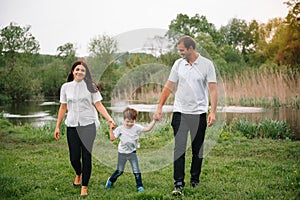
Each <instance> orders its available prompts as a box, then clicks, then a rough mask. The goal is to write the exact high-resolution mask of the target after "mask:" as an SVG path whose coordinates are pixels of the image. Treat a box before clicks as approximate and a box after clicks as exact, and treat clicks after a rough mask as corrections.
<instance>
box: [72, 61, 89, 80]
mask: <svg viewBox="0 0 300 200" xmlns="http://www.w3.org/2000/svg"><path fill="white" fill-rule="evenodd" d="M85 75H86V69H85V67H84V66H83V65H77V66H76V67H75V68H74V70H73V76H74V80H75V81H77V82H80V81H82V80H83V79H84V77H85Z"/></svg>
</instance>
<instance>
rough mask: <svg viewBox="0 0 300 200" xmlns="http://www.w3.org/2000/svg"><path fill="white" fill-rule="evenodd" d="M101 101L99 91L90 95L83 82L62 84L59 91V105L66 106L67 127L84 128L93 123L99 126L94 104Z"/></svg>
mask: <svg viewBox="0 0 300 200" xmlns="http://www.w3.org/2000/svg"><path fill="white" fill-rule="evenodd" d="M101 100H102V96H101V94H100V92H99V91H97V92H95V93H91V92H90V91H89V90H88V89H87V85H86V83H85V81H80V82H76V81H72V82H67V83H64V84H63V85H62V87H61V90H60V103H66V104H67V118H66V120H65V124H66V125H67V126H68V127H76V126H86V125H89V124H92V123H95V124H96V125H97V126H99V125H100V122H99V118H98V113H97V110H96V108H95V106H94V104H95V103H96V102H98V101H101Z"/></svg>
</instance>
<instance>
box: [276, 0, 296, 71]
mask: <svg viewBox="0 0 300 200" xmlns="http://www.w3.org/2000/svg"><path fill="white" fill-rule="evenodd" d="M285 4H287V6H288V8H289V9H290V10H289V12H288V15H287V16H286V26H285V29H284V30H285V32H283V34H281V35H280V36H281V39H282V41H283V42H284V43H283V44H282V45H281V46H280V47H279V51H278V53H277V56H276V60H277V61H278V62H279V63H281V64H285V65H288V66H291V67H293V68H298V70H299V69H300V56H299V55H300V2H299V1H298V0H297V1H296V0H290V1H287V2H285ZM281 33H282V32H281Z"/></svg>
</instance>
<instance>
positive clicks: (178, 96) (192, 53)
mask: <svg viewBox="0 0 300 200" xmlns="http://www.w3.org/2000/svg"><path fill="white" fill-rule="evenodd" d="M177 48H178V52H179V54H180V55H181V56H182V58H180V59H178V60H176V61H175V63H174V65H173V67H172V69H171V72H170V75H169V78H168V81H167V82H166V84H165V86H164V88H163V91H162V94H161V97H160V100H159V104H158V107H157V111H156V113H155V114H154V117H155V118H156V119H161V117H162V107H163V105H164V104H165V102H166V100H167V99H168V97H169V95H170V94H171V92H172V91H173V90H174V89H175V86H176V84H177V91H176V93H175V100H174V105H173V116H172V122H171V125H172V127H173V131H174V137H175V147H174V174H173V176H174V180H175V182H174V190H173V191H172V194H173V195H181V194H182V189H183V187H184V186H185V182H184V176H185V172H184V169H185V151H186V143H187V137H188V132H189V131H190V134H191V142H192V163H191V169H190V173H191V179H190V185H191V187H196V186H197V185H198V184H199V177H200V173H201V166H202V160H203V143H204V137H205V130H206V127H207V125H208V126H212V125H213V124H214V123H215V120H216V117H215V114H216V107H217V80H216V73H215V68H214V65H213V63H212V62H211V61H210V60H208V59H206V58H204V57H202V56H201V55H200V54H199V53H197V52H196V50H195V48H196V42H195V41H194V40H193V39H192V38H191V37H189V36H183V37H181V38H180V39H179V41H178V43H177ZM208 91H209V94H210V104H211V109H210V112H209V114H208V116H207V119H206V114H207V113H208V105H209V104H208Z"/></svg>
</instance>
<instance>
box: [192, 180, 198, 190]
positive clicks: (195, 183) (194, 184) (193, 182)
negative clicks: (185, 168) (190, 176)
mask: <svg viewBox="0 0 300 200" xmlns="http://www.w3.org/2000/svg"><path fill="white" fill-rule="evenodd" d="M198 184H199V183H197V182H195V181H192V182H191V184H190V185H191V187H192V188H195V187H197V185H198Z"/></svg>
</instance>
